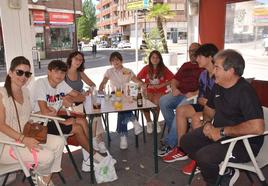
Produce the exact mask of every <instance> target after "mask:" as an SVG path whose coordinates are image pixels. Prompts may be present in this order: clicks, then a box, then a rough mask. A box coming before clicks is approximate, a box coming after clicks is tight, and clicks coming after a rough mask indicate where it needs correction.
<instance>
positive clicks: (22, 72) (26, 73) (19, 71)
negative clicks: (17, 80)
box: [15, 70, 32, 78]
mask: <svg viewBox="0 0 268 186" xmlns="http://www.w3.org/2000/svg"><path fill="white" fill-rule="evenodd" d="M15 72H16V74H17V76H23V74H24V76H25V77H26V78H29V77H31V75H32V73H31V72H29V71H23V70H16V71H15Z"/></svg>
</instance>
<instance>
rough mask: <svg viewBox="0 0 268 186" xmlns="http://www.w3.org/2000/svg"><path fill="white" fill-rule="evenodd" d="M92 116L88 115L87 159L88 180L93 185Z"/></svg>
mask: <svg viewBox="0 0 268 186" xmlns="http://www.w3.org/2000/svg"><path fill="white" fill-rule="evenodd" d="M93 119H94V115H89V126H88V130H89V131H88V133H89V150H90V151H89V154H90V156H89V158H90V179H91V183H92V184H94V182H95V177H94V164H93V141H92V139H93V133H92V125H93Z"/></svg>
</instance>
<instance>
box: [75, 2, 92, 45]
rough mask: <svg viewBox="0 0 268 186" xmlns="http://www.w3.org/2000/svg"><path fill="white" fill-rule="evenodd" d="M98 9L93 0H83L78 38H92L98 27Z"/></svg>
mask: <svg viewBox="0 0 268 186" xmlns="http://www.w3.org/2000/svg"><path fill="white" fill-rule="evenodd" d="M95 13H96V9H95V6H94V4H93V3H92V0H85V1H84V2H83V16H81V17H80V18H79V19H78V39H79V40H81V39H84V38H86V39H90V38H91V37H92V31H93V30H94V29H95V28H96V15H95Z"/></svg>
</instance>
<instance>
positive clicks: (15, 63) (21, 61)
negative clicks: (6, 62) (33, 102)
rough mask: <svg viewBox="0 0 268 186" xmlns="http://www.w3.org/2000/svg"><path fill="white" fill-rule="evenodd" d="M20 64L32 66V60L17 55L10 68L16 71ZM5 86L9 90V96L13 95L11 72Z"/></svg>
mask: <svg viewBox="0 0 268 186" xmlns="http://www.w3.org/2000/svg"><path fill="white" fill-rule="evenodd" d="M19 65H27V66H29V67H30V68H31V64H30V61H29V60H28V59H26V58H25V57H24V56H18V57H15V58H14V59H12V61H11V64H10V67H9V70H10V71H14V70H15V68H16V67H17V66H19ZM4 87H5V88H6V90H7V95H8V97H10V96H12V97H13V93H12V89H11V77H10V76H9V74H7V77H6V80H5V84H4Z"/></svg>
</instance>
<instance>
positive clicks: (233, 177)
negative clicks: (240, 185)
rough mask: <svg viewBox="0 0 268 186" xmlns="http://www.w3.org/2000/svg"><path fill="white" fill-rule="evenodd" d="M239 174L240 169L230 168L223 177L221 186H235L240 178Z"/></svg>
mask: <svg viewBox="0 0 268 186" xmlns="http://www.w3.org/2000/svg"><path fill="white" fill-rule="evenodd" d="M239 174H240V173H239V170H238V169H233V168H228V169H227V170H226V171H225V173H224V175H223V177H222V180H221V183H220V186H233V185H234V184H235V182H236V181H237V179H238V178H239Z"/></svg>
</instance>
